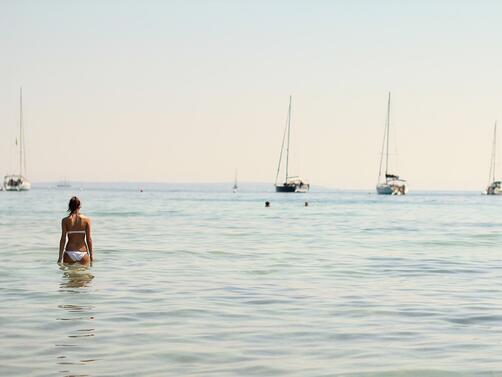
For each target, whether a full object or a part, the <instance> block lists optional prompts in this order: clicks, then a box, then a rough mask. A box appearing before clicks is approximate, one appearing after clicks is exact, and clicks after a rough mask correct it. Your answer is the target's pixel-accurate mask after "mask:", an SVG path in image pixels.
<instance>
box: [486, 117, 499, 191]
mask: <svg viewBox="0 0 502 377" xmlns="http://www.w3.org/2000/svg"><path fill="white" fill-rule="evenodd" d="M496 157H497V122H495V126H494V127H493V145H492V157H491V161H490V175H489V177H488V182H489V184H488V187H487V188H486V191H485V192H484V194H486V195H502V182H501V181H497V180H495V170H496V166H497V159H496Z"/></svg>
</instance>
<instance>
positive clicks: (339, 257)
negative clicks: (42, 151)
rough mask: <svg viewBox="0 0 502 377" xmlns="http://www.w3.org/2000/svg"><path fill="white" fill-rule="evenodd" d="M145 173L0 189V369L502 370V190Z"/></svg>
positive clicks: (150, 372)
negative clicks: (84, 228)
mask: <svg viewBox="0 0 502 377" xmlns="http://www.w3.org/2000/svg"><path fill="white" fill-rule="evenodd" d="M143 186H144V185H143ZM140 188H141V185H139V184H138V185H134V184H130V185H124V186H121V185H114V186H112V187H107V186H106V185H100V186H98V185H96V186H95V187H85V188H80V187H78V188H77V187H73V188H69V189H64V190H57V189H54V188H51V187H49V186H47V187H40V185H39V187H37V186H36V185H35V187H34V188H33V190H31V191H29V192H20V193H17V192H16V193H11V192H2V193H0V245H1V252H0V375H2V376H119V375H120V376H215V377H216V376H218V377H221V376H302V377H303V376H347V375H354V376H443V375H448V376H449V375H452V376H457V375H462V376H472V375H487V376H494V375H502V247H501V242H502V212H501V209H502V198H498V197H487V196H482V195H480V194H479V193H474V192H459V193H438V192H412V193H410V195H408V196H403V197H389V196H387V197H386V196H377V195H375V194H374V193H373V192H344V191H328V190H326V191H321V190H318V191H315V190H313V191H312V192H310V193H308V194H277V193H274V192H273V191H272V190H270V189H269V188H268V187H267V188H257V189H253V188H248V189H246V187H243V188H242V190H241V191H239V192H238V193H236V194H233V193H232V192H231V185H228V187H226V186H207V185H206V186H191V185H189V186H180V185H176V186H173V185H157V186H155V185H150V186H148V187H143V189H144V190H143V192H141V191H140ZM74 194H77V195H78V196H79V197H80V198H81V200H82V213H84V214H86V215H88V216H90V217H91V218H92V224H93V240H94V248H95V262H94V263H93V265H92V266H91V267H90V268H81V267H75V266H72V267H62V266H59V265H58V264H57V263H56V260H57V256H58V243H59V237H60V220H61V218H62V217H63V216H64V215H65V209H66V208H65V207H66V205H67V202H68V200H69V198H70V196H72V195H74ZM266 200H268V201H270V202H271V207H270V208H265V206H264V202H265V201H266ZM305 201H307V202H309V206H308V207H306V206H304V202H305Z"/></svg>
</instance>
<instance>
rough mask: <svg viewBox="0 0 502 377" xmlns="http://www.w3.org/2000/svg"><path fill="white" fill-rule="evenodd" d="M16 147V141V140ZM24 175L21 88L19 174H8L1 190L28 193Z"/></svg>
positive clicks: (21, 93) (20, 100)
mask: <svg viewBox="0 0 502 377" xmlns="http://www.w3.org/2000/svg"><path fill="white" fill-rule="evenodd" d="M16 145H18V140H17V139H16ZM24 174H26V150H25V148H24V129H23V88H21V89H20V95H19V174H8V175H6V176H5V177H4V180H3V188H4V190H5V191H28V190H29V189H31V183H30V181H29V180H28V179H27V178H26V177H25V176H24Z"/></svg>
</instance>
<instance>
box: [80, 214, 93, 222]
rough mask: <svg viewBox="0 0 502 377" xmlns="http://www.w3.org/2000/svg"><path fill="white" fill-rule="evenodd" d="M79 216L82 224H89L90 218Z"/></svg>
mask: <svg viewBox="0 0 502 377" xmlns="http://www.w3.org/2000/svg"><path fill="white" fill-rule="evenodd" d="M79 216H80V219H81V220H82V221H83V222H86V223H90V222H91V218H90V217H88V216H85V215H79Z"/></svg>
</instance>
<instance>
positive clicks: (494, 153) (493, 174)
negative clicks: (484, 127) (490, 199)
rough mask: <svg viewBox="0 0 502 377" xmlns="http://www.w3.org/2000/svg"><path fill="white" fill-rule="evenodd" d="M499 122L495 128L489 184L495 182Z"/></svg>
mask: <svg viewBox="0 0 502 377" xmlns="http://www.w3.org/2000/svg"><path fill="white" fill-rule="evenodd" d="M496 158H497V122H495V126H494V127H493V144H492V158H491V161H490V176H489V177H488V180H489V182H488V184H491V183H492V182H494V181H495V166H496V162H497V159H496Z"/></svg>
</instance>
